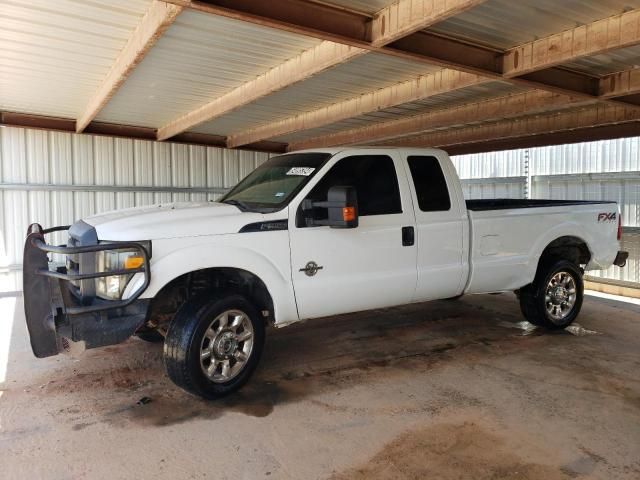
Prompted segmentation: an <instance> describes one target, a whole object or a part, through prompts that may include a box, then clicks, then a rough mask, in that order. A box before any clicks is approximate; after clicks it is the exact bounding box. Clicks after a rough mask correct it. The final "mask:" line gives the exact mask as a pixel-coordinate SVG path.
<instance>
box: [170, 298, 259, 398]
mask: <svg viewBox="0 0 640 480" xmlns="http://www.w3.org/2000/svg"><path fill="white" fill-rule="evenodd" d="M264 336H265V335H264V321H263V319H262V318H261V317H260V315H259V313H258V311H257V309H256V308H255V307H254V306H253V305H252V304H251V303H250V302H249V301H248V300H247V299H246V298H244V297H243V296H241V295H231V296H228V297H226V298H223V299H213V300H212V299H211V298H210V296H207V297H200V298H198V299H195V300H192V301H189V302H187V303H186V304H185V305H184V306H182V308H181V309H180V310H179V311H178V313H177V314H176V316H175V318H174V319H173V321H172V322H171V325H170V326H169V330H168V331H167V337H166V339H165V344H164V364H165V368H166V371H167V374H168V375H169V378H171V380H172V381H173V382H174V383H175V384H176V385H178V386H179V387H181V388H183V389H184V390H186V391H188V392H190V393H193V394H195V395H199V396H201V397H204V398H209V399H214V398H218V397H221V396H224V395H227V394H229V393H232V392H234V391H236V390H237V389H239V388H240V387H241V386H242V385H244V384H245V383H246V382H247V380H249V377H250V376H251V374H252V373H253V371H254V370H255V368H256V366H257V365H258V361H259V359H260V355H261V354H262V347H263V344H264Z"/></svg>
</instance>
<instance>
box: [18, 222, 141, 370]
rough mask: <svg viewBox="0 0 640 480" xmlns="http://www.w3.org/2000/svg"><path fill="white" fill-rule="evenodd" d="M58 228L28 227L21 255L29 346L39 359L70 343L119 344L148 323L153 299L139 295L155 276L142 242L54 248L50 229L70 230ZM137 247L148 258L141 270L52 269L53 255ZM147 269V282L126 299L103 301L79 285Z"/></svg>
mask: <svg viewBox="0 0 640 480" xmlns="http://www.w3.org/2000/svg"><path fill="white" fill-rule="evenodd" d="M68 229H69V227H55V228H51V229H48V230H43V229H42V227H41V226H40V225H38V224H35V223H34V224H32V225H30V226H29V229H28V230H27V239H26V241H25V246H24V258H23V295H24V311H25V317H26V321H27V328H28V330H29V337H30V341H31V349H32V350H33V353H34V355H35V356H36V357H38V358H43V357H49V356H52V355H57V354H58V353H60V352H63V351H65V350H67V349H69V347H70V345H71V342H81V344H82V346H83V347H84V348H95V347H101V346H105V345H113V344H115V343H120V342H122V341H124V340H126V339H127V338H129V337H130V336H131V335H133V333H134V332H135V331H136V330H137V329H138V328H139V327H140V326H142V325H143V324H144V322H145V320H146V317H147V313H148V310H149V300H147V299H145V300H141V299H139V297H140V295H142V293H143V292H144V291H145V290H146V288H147V287H148V285H149V282H150V280H151V277H150V269H149V252H148V251H147V249H146V248H145V246H144V245H143V244H142V243H139V242H110V243H108V244H105V245H99V244H95V245H82V246H71V247H70V246H66V245H65V246H53V245H48V244H47V243H46V241H45V235H46V234H48V233H52V232H56V231H61V230H68ZM118 249H135V250H138V251H139V252H140V254H141V256H142V257H143V258H144V263H143V265H142V266H141V267H139V268H137V269H132V270H127V271H110V272H96V271H95V267H94V269H93V270H94V271H91V272H88V273H85V272H84V271H83V272H82V273H68V272H67V270H66V268H64V267H63V268H58V269H57V270H55V271H54V270H50V269H49V258H48V256H47V255H48V254H49V253H57V254H63V255H77V256H82V255H93V254H95V253H96V252H99V251H104V250H118ZM138 272H142V273H144V283H143V285H142V286H141V287H140V288H139V289H138V290H136V291H135V292H134V293H133V295H131V296H130V297H129V298H128V299H126V300H102V299H100V298H97V297H95V295H90V296H87V295H83V294H82V292H81V290H82V289H79V288H77V286H76V284H77V283H80V284H83V283H87V282H88V281H91V282H93V281H94V280H95V279H96V278H100V277H108V276H111V275H121V274H123V273H138Z"/></svg>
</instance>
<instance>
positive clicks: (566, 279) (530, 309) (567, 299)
mask: <svg viewBox="0 0 640 480" xmlns="http://www.w3.org/2000/svg"><path fill="white" fill-rule="evenodd" d="M583 297H584V282H583V279H582V271H581V270H580V268H579V267H578V266H577V265H576V264H574V263H572V262H570V261H568V260H562V259H558V258H549V259H546V260H543V262H542V263H541V265H540V267H539V268H538V272H537V273H536V277H535V279H534V281H533V283H532V284H531V285H528V286H526V287H524V288H522V289H521V290H520V309H521V310H522V313H523V315H524V317H525V318H526V319H527V321H528V322H529V323H532V324H534V325H538V326H541V327H546V328H549V329H552V330H559V329H563V328H566V327H568V326H569V325H571V324H572V323H573V321H574V320H575V319H576V318H577V317H578V315H579V314H580V309H581V308H582V301H583Z"/></svg>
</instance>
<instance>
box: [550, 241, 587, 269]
mask: <svg viewBox="0 0 640 480" xmlns="http://www.w3.org/2000/svg"><path fill="white" fill-rule="evenodd" d="M555 257H559V258H564V259H566V260H570V261H572V262H573V263H575V264H576V265H578V266H579V265H587V264H588V263H589V262H590V261H591V250H589V246H588V245H587V242H586V241H584V240H583V239H582V238H580V237H576V236H571V235H565V236H562V237H558V238H556V239H555V240H554V241H553V242H551V243H550V244H549V245H547V246H546V247H545V249H544V250H543V251H542V254H541V255H540V260H539V262H538V266H540V265H541V264H542V263H543V261H545V260H547V259H549V258H555Z"/></svg>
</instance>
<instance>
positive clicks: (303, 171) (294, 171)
mask: <svg viewBox="0 0 640 480" xmlns="http://www.w3.org/2000/svg"><path fill="white" fill-rule="evenodd" d="M314 170H315V168H313V167H292V168H290V169H289V171H288V172H287V175H300V176H302V177H308V176H309V175H311V174H312V173H313V172H314Z"/></svg>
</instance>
